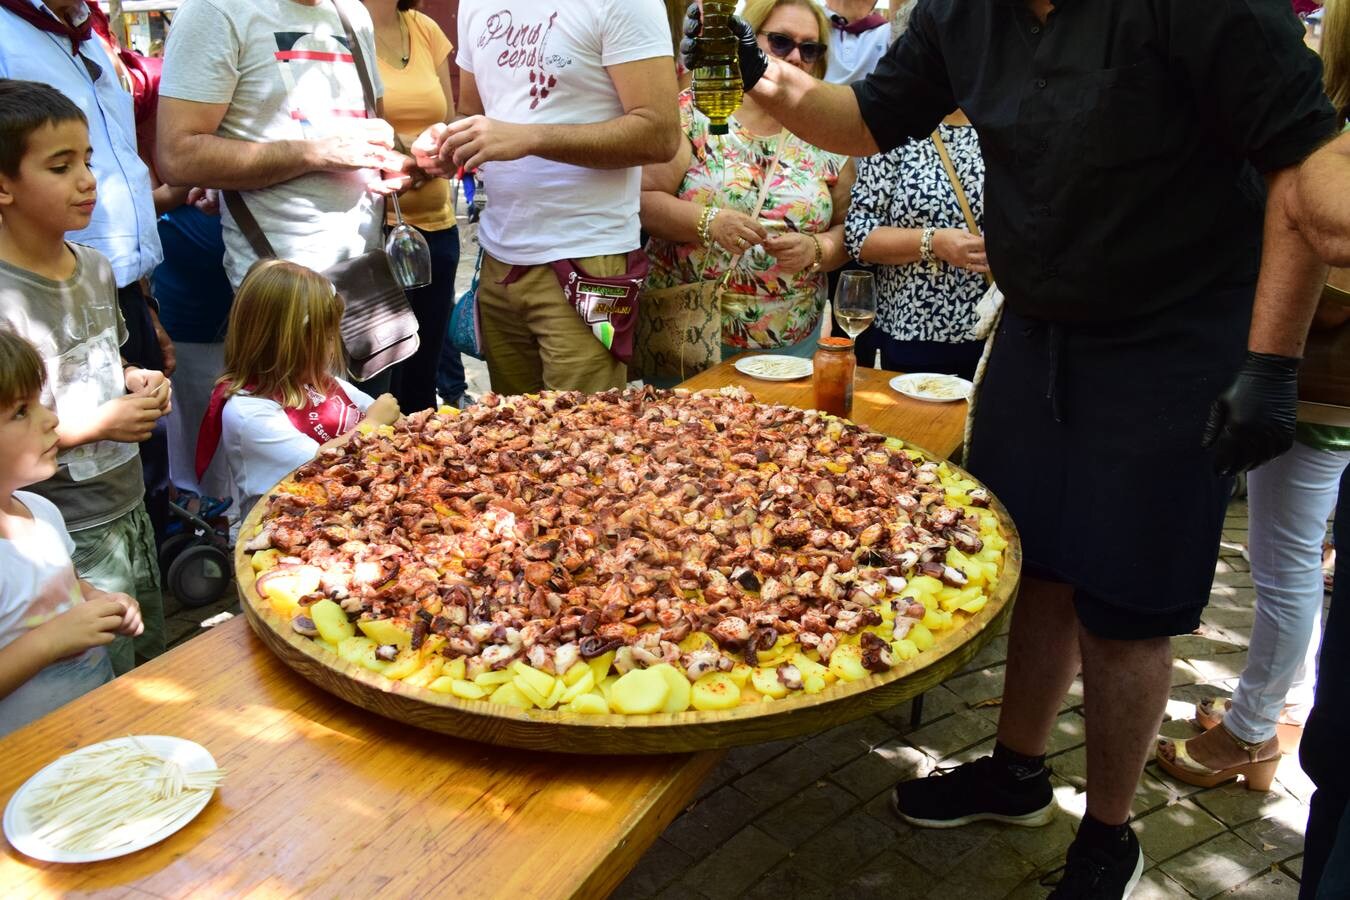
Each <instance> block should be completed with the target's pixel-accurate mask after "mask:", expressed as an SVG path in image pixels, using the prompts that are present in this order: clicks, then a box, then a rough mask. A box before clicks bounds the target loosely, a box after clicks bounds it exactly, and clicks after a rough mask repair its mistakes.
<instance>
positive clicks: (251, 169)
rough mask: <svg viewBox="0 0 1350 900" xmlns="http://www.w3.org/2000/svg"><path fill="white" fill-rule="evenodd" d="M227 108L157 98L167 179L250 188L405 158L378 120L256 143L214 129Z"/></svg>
mask: <svg viewBox="0 0 1350 900" xmlns="http://www.w3.org/2000/svg"><path fill="white" fill-rule="evenodd" d="M228 108H229V105H228V104H225V103H197V102H195V101H192V100H178V99H175V98H173V97H161V98H160V100H159V116H158V131H157V136H158V137H157V140H156V142H155V162H156V168H157V169H158V171H159V174H160V177H162V178H163V179H164V180H165V182H166V183H168V184H176V185H187V186H202V187H213V188H226V189H231V190H239V191H248V190H256V189H258V188H264V187H268V186H270V185H273V184H279V183H281V182H283V181H290V180H291V179H292V178H297V177H299V176H301V175H304V174H307V173H309V172H317V171H329V170H353V169H366V168H369V169H383V170H387V171H399V170H400V169H402V168H403V166H404V164H405V162H406V158H405V157H404V156H403V155H402V154H400V153H397V152H396V151H394V150H392V149H391V148H392V147H393V131H392V129H390V128H389V125H388V124H387V123H386V122H384V120H382V119H367V120H361V119H355V120H353V121H352V123H351V133H350V134H347V135H343V136H338V137H330V138H322V139H319V140H302V141H269V142H266V143H255V142H252V141H239V140H231V139H230V138H223V137H219V136H218V135H217V134H216V130H217V129H218V128H219V127H220V122H221V120H222V119H223V118H224V117H225V112H226V110H227V109H228Z"/></svg>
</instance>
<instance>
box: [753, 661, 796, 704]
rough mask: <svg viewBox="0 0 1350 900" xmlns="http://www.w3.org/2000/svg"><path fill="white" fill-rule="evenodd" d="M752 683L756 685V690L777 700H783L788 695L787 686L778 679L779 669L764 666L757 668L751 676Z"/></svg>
mask: <svg viewBox="0 0 1350 900" xmlns="http://www.w3.org/2000/svg"><path fill="white" fill-rule="evenodd" d="M750 683H751V684H753V685H754V686H755V690H757V691H759V692H760V693H761V694H764V695H765V696H767V697H772V698H774V699H775V700H781V699H783V698H784V697H786V696H787V695H788V689H787V687H785V686H784V685H783V682H781V681H779V680H778V670H777V669H767V668H763V667H761V668H758V669H755V674H754V675H752V676H751V677H750Z"/></svg>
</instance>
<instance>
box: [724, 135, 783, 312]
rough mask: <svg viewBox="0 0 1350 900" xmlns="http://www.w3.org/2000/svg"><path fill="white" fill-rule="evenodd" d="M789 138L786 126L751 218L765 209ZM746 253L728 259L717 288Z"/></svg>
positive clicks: (775, 148) (762, 183) (734, 254)
mask: <svg viewBox="0 0 1350 900" xmlns="http://www.w3.org/2000/svg"><path fill="white" fill-rule="evenodd" d="M787 140H788V130H787V129H786V128H784V129H783V130H782V131H781V132H779V134H778V143H777V144H775V145H774V148H773V156H772V157H770V159H769V165H768V166H767V167H766V168H765V169H764V180H763V181H762V182H761V183H760V185H759V195H758V196H757V197H756V198H755V208H754V210H753V211H752V212H751V213H750V218H752V219H758V218H759V214H760V213H761V212H763V211H764V203H765V202H766V201H767V200H768V198H769V184H770V182H772V181H773V176H774V175H775V174H777V172H778V162H779V160H780V159H782V157H783V148H784V147H786V146H787ZM722 168H723V171H724V172H725V170H726V163H725V161H724V162H723V164H722ZM744 255H745V251H741V252H740V253H732V254H731V257H730V258H729V259H728V260H727V270H726V272H724V273H723V274H722V275H721V276H719V278H718V281H717V289H718V290H719V291H720V290H721V289H722V288H723V287H725V286H726V283H727V280H728V279H730V278H731V274H732V273H733V272H734V271H735V270H736V262H737V260H739V259H740V258H741V257H742V256H744ZM705 265H706V260H705ZM705 271H706V269H705ZM708 280H711V279H708Z"/></svg>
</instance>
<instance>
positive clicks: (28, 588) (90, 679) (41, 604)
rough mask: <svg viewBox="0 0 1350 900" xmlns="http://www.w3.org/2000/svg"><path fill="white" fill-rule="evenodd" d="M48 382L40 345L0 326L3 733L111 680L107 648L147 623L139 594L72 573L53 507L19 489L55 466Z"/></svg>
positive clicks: (67, 542) (0, 686)
mask: <svg viewBox="0 0 1350 900" xmlns="http://www.w3.org/2000/svg"><path fill="white" fill-rule="evenodd" d="M45 379H46V369H45V367H44V366H43V364H42V359H41V357H39V356H38V353H37V350H36V349H34V348H33V346H32V345H31V344H29V343H28V342H27V341H25V340H24V339H23V338H21V337H19V336H18V335H16V334H14V333H13V332H12V331H9V330H8V329H0V735H4V734H8V733H9V732H11V731H13V730H15V729H16V728H19V727H21V726H23V725H26V724H28V723H29V722H31V721H33V720H34V719H37V718H38V717H40V716H43V715H45V714H47V713H49V712H51V711H52V710H54V709H56V708H57V707H59V706H62V705H64V704H65V703H67V702H69V701H71V700H74V699H75V698H76V697H79V696H81V695H83V694H85V693H87V692H88V691H91V690H93V689H94V688H96V687H98V686H99V685H101V684H103V683H104V682H107V681H109V680H111V679H112V677H113V671H112V663H111V662H110V661H109V659H108V654H107V653H106V652H105V651H104V649H103V647H104V645H105V644H109V643H111V642H112V640H113V638H114V637H115V636H117V635H119V634H122V635H128V636H135V635H137V634H140V633H141V630H142V628H143V626H142V624H141V612H140V607H139V606H137V605H136V601H135V600H134V599H132V598H131V597H129V596H127V595H126V594H114V593H108V592H105V591H101V590H99V589H98V588H96V587H94V586H93V585H91V584H89V583H88V582H85V581H80V580H78V579H77V578H76V577H75V567H74V566H73V565H71V562H70V554H71V551H72V550H74V548H75V544H74V543H73V542H72V541H71V539H70V535H69V534H68V533H67V532H66V526H65V522H64V521H63V520H62V518H61V513H60V512H58V511H57V509H56V506H54V505H53V504H52V503H51V501H49V500H46V499H44V498H42V497H39V496H38V495H37V494H32V493H28V492H27V491H21V490H19V488H22V487H26V486H27V485H30V484H34V483H36V482H39V481H43V480H45V479H47V478H50V477H51V476H52V473H54V472H55V471H56V453H57V449H58V447H57V437H56V425H57V418H56V414H55V413H53V412H52V411H51V410H49V409H47V408H46V407H44V406H43V405H42V403H41V400H40V396H41V393H42V386H43V383H44V381H45Z"/></svg>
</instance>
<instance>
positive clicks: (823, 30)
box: [741, 0, 830, 78]
mask: <svg viewBox="0 0 1350 900" xmlns="http://www.w3.org/2000/svg"><path fill="white" fill-rule="evenodd" d="M780 6H800V7H801V8H802V9H806V10H810V12H811V15H813V16H815V17H816V30H817V31H818V32H819V34H820V37H818V38H816V40H818V41H820V43H822V44H824V45H825V52H824V53H822V54H820V59H818V60H816V64H815V67H814V69H813V71H812V73H811V74H813V75H815V76H816V77H817V78H819V77H820V76H822V75H824V74H825V67H826V63H827V62H828V61H829V58H830V20H829V19H827V18H826V17H825V10H824V9H822V8H821V6H820V4H819V3H816V2H815V0H747V2H746V4H745V9H744V10H742V11H741V18H742V19H744V20H745V21H746V23H747V24H748V25H749V26H750V27H751V28H753V29H755V34H759V32H760V29H761V28H763V27H764V23H765V22H767V21H768V20H769V16H770V15H772V14H773V11H774V10H776V9H778V8H779V7H780Z"/></svg>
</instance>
